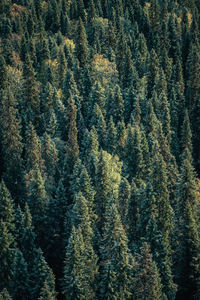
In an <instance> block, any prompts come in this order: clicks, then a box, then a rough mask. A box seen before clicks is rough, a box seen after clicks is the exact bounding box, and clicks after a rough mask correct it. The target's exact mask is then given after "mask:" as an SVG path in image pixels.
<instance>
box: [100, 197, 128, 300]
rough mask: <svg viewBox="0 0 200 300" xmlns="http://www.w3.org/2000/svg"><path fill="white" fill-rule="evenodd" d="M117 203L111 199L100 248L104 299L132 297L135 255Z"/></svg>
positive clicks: (102, 294)
mask: <svg viewBox="0 0 200 300" xmlns="http://www.w3.org/2000/svg"><path fill="white" fill-rule="evenodd" d="M127 243H128V240H127V237H126V234H125V231H124V229H123V226H122V224H121V220H120V216H119V213H118V211H117V208H116V205H115V204H114V203H113V201H112V200H111V201H109V203H107V206H106V217H105V224H104V229H103V236H102V241H101V248H100V259H101V261H100V265H101V269H100V278H101V281H100V287H101V290H100V295H101V298H102V299H104V298H106V299H118V298H120V299H131V297H132V295H131V284H132V275H133V274H132V272H133V257H132V256H131V254H130V253H129V250H128V245H127Z"/></svg>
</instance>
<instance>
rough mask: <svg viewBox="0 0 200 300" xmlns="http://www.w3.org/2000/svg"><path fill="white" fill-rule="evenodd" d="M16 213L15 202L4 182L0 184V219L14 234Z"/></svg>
mask: <svg viewBox="0 0 200 300" xmlns="http://www.w3.org/2000/svg"><path fill="white" fill-rule="evenodd" d="M14 213H15V210H14V203H13V200H12V198H11V195H10V193H9V191H8V189H7V187H6V185H5V183H4V181H3V180H2V182H1V184H0V219H1V220H2V221H3V222H4V223H5V224H6V226H7V229H8V230H9V231H10V232H11V233H14Z"/></svg>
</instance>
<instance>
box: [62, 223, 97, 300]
mask: <svg viewBox="0 0 200 300" xmlns="http://www.w3.org/2000/svg"><path fill="white" fill-rule="evenodd" d="M87 247H88V245H87V243H85V242H84V239H83V235H82V230H81V229H80V227H78V228H77V229H75V228H74V227H73V228H72V233H71V236H70V239H69V243H68V246H67V250H66V259H65V262H64V279H63V282H62V286H63V293H64V297H65V299H94V298H95V283H94V281H95V276H96V272H97V267H96V262H95V261H90V263H88V262H89V261H88V253H87V250H88V249H87Z"/></svg>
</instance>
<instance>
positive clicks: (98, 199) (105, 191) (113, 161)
mask: <svg viewBox="0 0 200 300" xmlns="http://www.w3.org/2000/svg"><path fill="white" fill-rule="evenodd" d="M121 167H122V164H121V162H120V161H119V158H118V157H117V156H114V157H113V156H112V155H111V154H109V153H107V152H106V151H103V150H102V151H101V152H100V157H99V162H98V165H97V171H96V176H95V190H96V195H95V210H96V214H97V216H98V222H97V223H98V227H99V229H100V228H102V225H103V224H104V220H105V215H104V214H105V208H106V205H107V203H108V202H109V201H110V199H111V198H114V199H115V200H116V201H117V200H118V193H119V184H120V181H121Z"/></svg>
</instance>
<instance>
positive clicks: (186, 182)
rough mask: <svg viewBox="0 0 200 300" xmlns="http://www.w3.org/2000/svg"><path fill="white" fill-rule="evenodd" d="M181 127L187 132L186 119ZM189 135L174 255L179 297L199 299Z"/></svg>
mask: <svg viewBox="0 0 200 300" xmlns="http://www.w3.org/2000/svg"><path fill="white" fill-rule="evenodd" d="M185 125H187V127H186V126H184V127H183V128H184V129H185V128H187V130H188V131H189V129H190V128H189V123H188V117H187V113H186V120H185ZM190 134H191V132H187V135H186V137H187V139H186V138H185V141H184V142H185V143H184V151H183V154H182V165H181V171H180V178H179V181H178V185H177V200H178V203H177V204H178V213H179V216H178V225H179V236H178V239H179V243H180V244H179V254H178V253H177V254H178V256H177V259H178V262H177V264H178V265H177V273H178V276H177V277H178V283H179V291H178V297H179V298H181V297H182V296H183V295H186V297H188V298H194V297H198V295H199V293H200V286H199V263H200V256H199V243H200V240H199V231H198V225H197V224H198V217H197V203H198V200H197V197H198V196H197V186H196V182H195V172H194V168H193V166H192V160H191V157H192V156H191V135H190Z"/></svg>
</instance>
